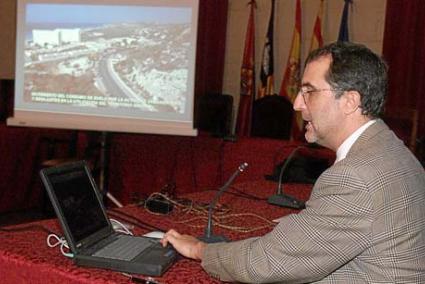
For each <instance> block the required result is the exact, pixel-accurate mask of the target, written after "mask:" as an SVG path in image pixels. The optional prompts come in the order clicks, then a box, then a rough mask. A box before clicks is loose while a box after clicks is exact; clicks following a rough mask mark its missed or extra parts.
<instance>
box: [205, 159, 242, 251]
mask: <svg viewBox="0 0 425 284" xmlns="http://www.w3.org/2000/svg"><path fill="white" fill-rule="evenodd" d="M247 167H248V163H243V164H241V165H240V166H239V167H238V169H237V170H236V172H234V173H233V175H232V176H231V177H230V178H229V180H228V181H227V182H226V183H225V184H224V185H223V186H222V187H221V188H220V189H219V191H218V192H217V194H216V195H215V196H214V199H213V200H212V201H211V203H210V205H209V206H208V223H207V227H206V228H205V234H204V236H202V237H199V238H198V239H199V240H201V241H203V242H205V243H219V242H227V241H228V239H227V238H226V237H224V236H219V235H213V234H212V225H213V224H212V212H213V209H214V207H215V204H216V202H217V200H218V199H219V197H220V196H221V195H222V194H223V192H224V191H225V190H226V189H227V188H228V187H229V185H230V184H231V183H232V182H233V180H234V179H235V178H236V177H237V176H238V175H239V174H240V173H241V172H243V171H244V170H245V169H246V168H247Z"/></svg>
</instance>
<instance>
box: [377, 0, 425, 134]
mask: <svg viewBox="0 0 425 284" xmlns="http://www.w3.org/2000/svg"><path fill="white" fill-rule="evenodd" d="M386 9H387V10H386V17H385V18H386V22H385V32H384V45H383V56H384V58H385V60H386V61H387V63H388V65H389V85H388V89H389V96H388V100H387V106H389V107H390V106H391V107H404V108H413V109H417V112H418V113H419V129H418V138H420V137H423V136H424V135H425V99H424V96H425V1H423V0H409V1H401V0H387V8H386Z"/></svg>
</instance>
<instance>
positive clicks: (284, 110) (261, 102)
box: [251, 95, 293, 139]
mask: <svg viewBox="0 0 425 284" xmlns="http://www.w3.org/2000/svg"><path fill="white" fill-rule="evenodd" d="M292 116H293V109H292V103H291V102H290V101H289V100H288V99H287V98H286V97H283V96H278V95H271V96H264V97H262V98H260V99H258V100H256V101H254V104H253V109H252V128H251V136H258V137H267V138H275V139H289V138H290V135H291V125H292V119H293V118H292Z"/></svg>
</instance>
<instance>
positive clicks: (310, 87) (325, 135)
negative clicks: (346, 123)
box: [294, 55, 344, 150]
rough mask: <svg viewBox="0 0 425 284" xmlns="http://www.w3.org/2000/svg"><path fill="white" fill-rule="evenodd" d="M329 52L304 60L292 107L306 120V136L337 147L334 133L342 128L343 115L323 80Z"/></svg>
mask: <svg viewBox="0 0 425 284" xmlns="http://www.w3.org/2000/svg"><path fill="white" fill-rule="evenodd" d="M330 62H331V56H330V55H329V56H322V57H319V58H318V59H316V60H314V61H312V62H310V63H308V64H307V66H306V68H305V70H304V74H303V77H302V81H301V91H300V92H299V94H298V95H297V97H296V99H295V102H294V109H295V110H296V111H301V114H302V117H303V119H304V120H305V121H306V122H307V124H306V133H305V138H306V140H307V141H308V142H309V143H314V142H315V143H318V144H320V145H322V146H325V147H328V148H330V149H334V150H336V148H337V147H338V145H337V144H336V143H335V137H337V136H338V132H339V131H340V129H341V126H342V125H343V124H342V120H343V119H344V116H343V115H342V114H343V112H342V110H341V107H340V105H339V102H340V100H339V99H336V98H335V91H334V90H333V89H332V87H331V86H330V85H329V84H328V83H327V82H326V80H325V75H326V73H327V71H328V68H329V64H330Z"/></svg>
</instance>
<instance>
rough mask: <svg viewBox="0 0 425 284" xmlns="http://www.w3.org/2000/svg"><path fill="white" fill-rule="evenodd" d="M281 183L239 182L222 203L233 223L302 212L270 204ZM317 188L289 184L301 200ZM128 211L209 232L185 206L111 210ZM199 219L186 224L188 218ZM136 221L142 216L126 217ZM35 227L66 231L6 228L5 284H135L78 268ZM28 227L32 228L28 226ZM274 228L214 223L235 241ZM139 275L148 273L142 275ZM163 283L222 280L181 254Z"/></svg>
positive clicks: (204, 197)
mask: <svg viewBox="0 0 425 284" xmlns="http://www.w3.org/2000/svg"><path fill="white" fill-rule="evenodd" d="M276 186H277V185H276V183H273V182H268V181H258V182H250V183H239V184H237V185H235V186H234V187H232V188H231V189H230V192H234V193H236V194H231V193H225V194H223V196H221V198H220V200H219V203H220V204H222V205H223V206H225V207H226V208H229V209H230V212H228V214H231V215H230V217H229V218H228V219H229V222H230V223H231V224H230V225H231V226H239V227H243V228H245V229H248V228H253V227H259V226H261V225H265V224H266V222H264V221H262V220H260V219H259V218H258V217H255V216H254V215H248V214H247V213H254V214H258V215H259V216H262V217H264V218H267V219H269V220H273V219H275V218H278V217H281V216H284V215H287V214H290V213H297V212H298V211H297V210H291V209H286V208H279V207H275V206H272V205H268V204H267V202H266V201H265V198H267V197H268V196H270V195H271V194H273V193H275V190H276ZM310 189H311V186H307V185H296V184H290V185H287V186H286V187H285V193H287V194H291V195H293V196H295V197H297V198H299V199H302V200H307V199H308V197H309V194H310ZM243 193H247V194H250V195H254V196H257V197H258V198H260V199H250V198H246V197H243V196H242V195H243ZM215 194H216V191H204V192H196V193H192V194H187V195H185V196H184V198H188V199H191V200H193V201H196V202H199V203H205V204H207V203H208V202H209V201H210V200H212V198H213V197H214V195H215ZM117 211H119V212H124V213H125V214H126V215H131V216H134V217H135V218H137V219H138V220H140V221H143V222H146V223H148V224H151V225H154V226H156V227H159V228H161V229H163V230H168V229H170V228H175V229H177V230H179V231H180V232H182V233H189V234H192V235H195V236H200V235H202V234H203V231H204V228H205V222H206V221H205V220H204V219H201V218H198V219H196V218H197V217H198V215H196V214H192V213H184V212H182V211H181V210H173V212H172V213H171V214H169V215H154V214H151V213H149V212H147V211H146V210H145V209H144V208H143V207H138V206H136V205H131V206H126V207H124V208H122V209H119V210H117V209H116V210H113V211H112V212H111V216H110V217H112V215H113V216H114V218H115V217H117V216H120V215H123V214H118V213H117ZM193 218H195V219H194V220H193V221H191V222H189V223H185V222H186V221H188V220H192V219H193ZM125 219H127V220H130V221H133V222H136V223H137V220H136V219H133V218H128V217H124V221H125ZM35 226H43V227H46V228H48V229H50V230H51V231H54V232H57V233H58V234H61V229H60V227H59V224H58V222H57V221H56V220H43V221H39V222H34V223H30V224H24V225H18V226H13V227H9V228H8V229H17V228H22V230H21V231H14V232H4V231H2V232H0V279H2V280H1V281H2V282H3V283H131V280H130V279H129V278H128V277H127V276H124V275H123V274H121V273H119V272H114V271H108V270H103V269H96V268H83V267H77V266H76V265H75V264H74V263H73V262H72V260H71V259H68V258H66V257H64V256H62V255H61V253H60V251H59V248H58V247H56V248H49V247H48V246H47V244H46V238H47V232H45V231H43V230H40V229H37V228H36V227H35ZM25 228H27V229H25ZM271 229H272V226H269V227H266V228H262V229H259V230H256V231H252V232H236V231H232V230H230V229H224V228H217V227H214V233H217V234H221V235H225V236H226V237H228V238H230V239H232V240H239V239H244V238H248V237H253V236H258V235H262V234H264V233H267V232H268V231H270V230H271ZM146 232H148V230H147V229H143V228H140V227H135V229H134V233H135V234H136V235H139V234H143V233H146ZM136 277H141V278H142V277H143V276H142V275H136ZM156 280H157V281H158V282H159V283H196V284H199V283H220V282H219V281H218V280H215V279H213V278H211V277H210V276H209V275H208V274H207V273H206V272H204V271H203V270H202V268H201V266H200V264H199V262H197V261H193V260H189V259H185V258H183V257H180V258H179V259H178V261H177V262H176V263H175V264H174V265H173V266H172V267H171V268H170V269H169V270H168V271H167V272H166V273H165V274H164V275H163V276H162V277H158V278H156Z"/></svg>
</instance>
